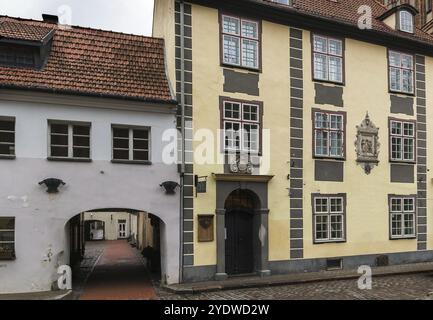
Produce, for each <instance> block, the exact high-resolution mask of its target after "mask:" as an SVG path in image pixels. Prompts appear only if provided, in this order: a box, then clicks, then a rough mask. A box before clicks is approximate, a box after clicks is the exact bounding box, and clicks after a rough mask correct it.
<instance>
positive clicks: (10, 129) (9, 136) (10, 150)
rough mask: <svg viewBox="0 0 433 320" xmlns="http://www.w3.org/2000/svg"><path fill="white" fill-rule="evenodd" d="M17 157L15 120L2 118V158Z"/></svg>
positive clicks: (0, 147)
mask: <svg viewBox="0 0 433 320" xmlns="http://www.w3.org/2000/svg"><path fill="white" fill-rule="evenodd" d="M14 155H15V119H13V118H2V117H0V156H14Z"/></svg>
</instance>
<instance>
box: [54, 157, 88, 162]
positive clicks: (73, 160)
mask: <svg viewBox="0 0 433 320" xmlns="http://www.w3.org/2000/svg"><path fill="white" fill-rule="evenodd" d="M47 160H48V161H60V162H92V159H80V158H57V157H48V158H47Z"/></svg>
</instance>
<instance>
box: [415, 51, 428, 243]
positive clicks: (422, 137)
mask: <svg viewBox="0 0 433 320" xmlns="http://www.w3.org/2000/svg"><path fill="white" fill-rule="evenodd" d="M415 62H416V79H417V81H416V83H417V86H416V96H417V99H416V101H417V137H418V140H417V181H418V184H417V193H418V195H417V196H418V197H417V200H418V203H417V216H418V221H417V222H418V225H417V228H418V230H417V235H418V237H417V239H418V250H420V251H422V250H427V219H423V218H426V217H427V184H426V183H425V182H427V166H426V160H427V159H426V156H427V150H426V147H427V139H426V138H427V134H426V117H425V114H426V99H425V96H426V91H425V88H426V86H425V57H424V56H420V55H417V56H416V57H415Z"/></svg>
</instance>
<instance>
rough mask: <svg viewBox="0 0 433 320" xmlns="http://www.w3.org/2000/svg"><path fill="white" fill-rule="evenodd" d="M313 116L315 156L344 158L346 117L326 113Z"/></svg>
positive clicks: (339, 114) (317, 113) (319, 112)
mask: <svg viewBox="0 0 433 320" xmlns="http://www.w3.org/2000/svg"><path fill="white" fill-rule="evenodd" d="M313 114H314V117H313V119H314V120H313V122H314V123H313V127H314V156H316V157H329V158H344V156H345V155H344V129H345V125H344V123H345V115H344V114H343V113H332V112H325V111H314V112H313Z"/></svg>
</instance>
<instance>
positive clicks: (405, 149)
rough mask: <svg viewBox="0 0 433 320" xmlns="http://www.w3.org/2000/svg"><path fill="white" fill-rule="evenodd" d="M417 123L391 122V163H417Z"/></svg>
mask: <svg viewBox="0 0 433 320" xmlns="http://www.w3.org/2000/svg"><path fill="white" fill-rule="evenodd" d="M415 130H416V128H415V122H409V121H400V120H390V144H391V146H390V149H391V152H390V158H391V161H402V162H415V142H416V140H415Z"/></svg>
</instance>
